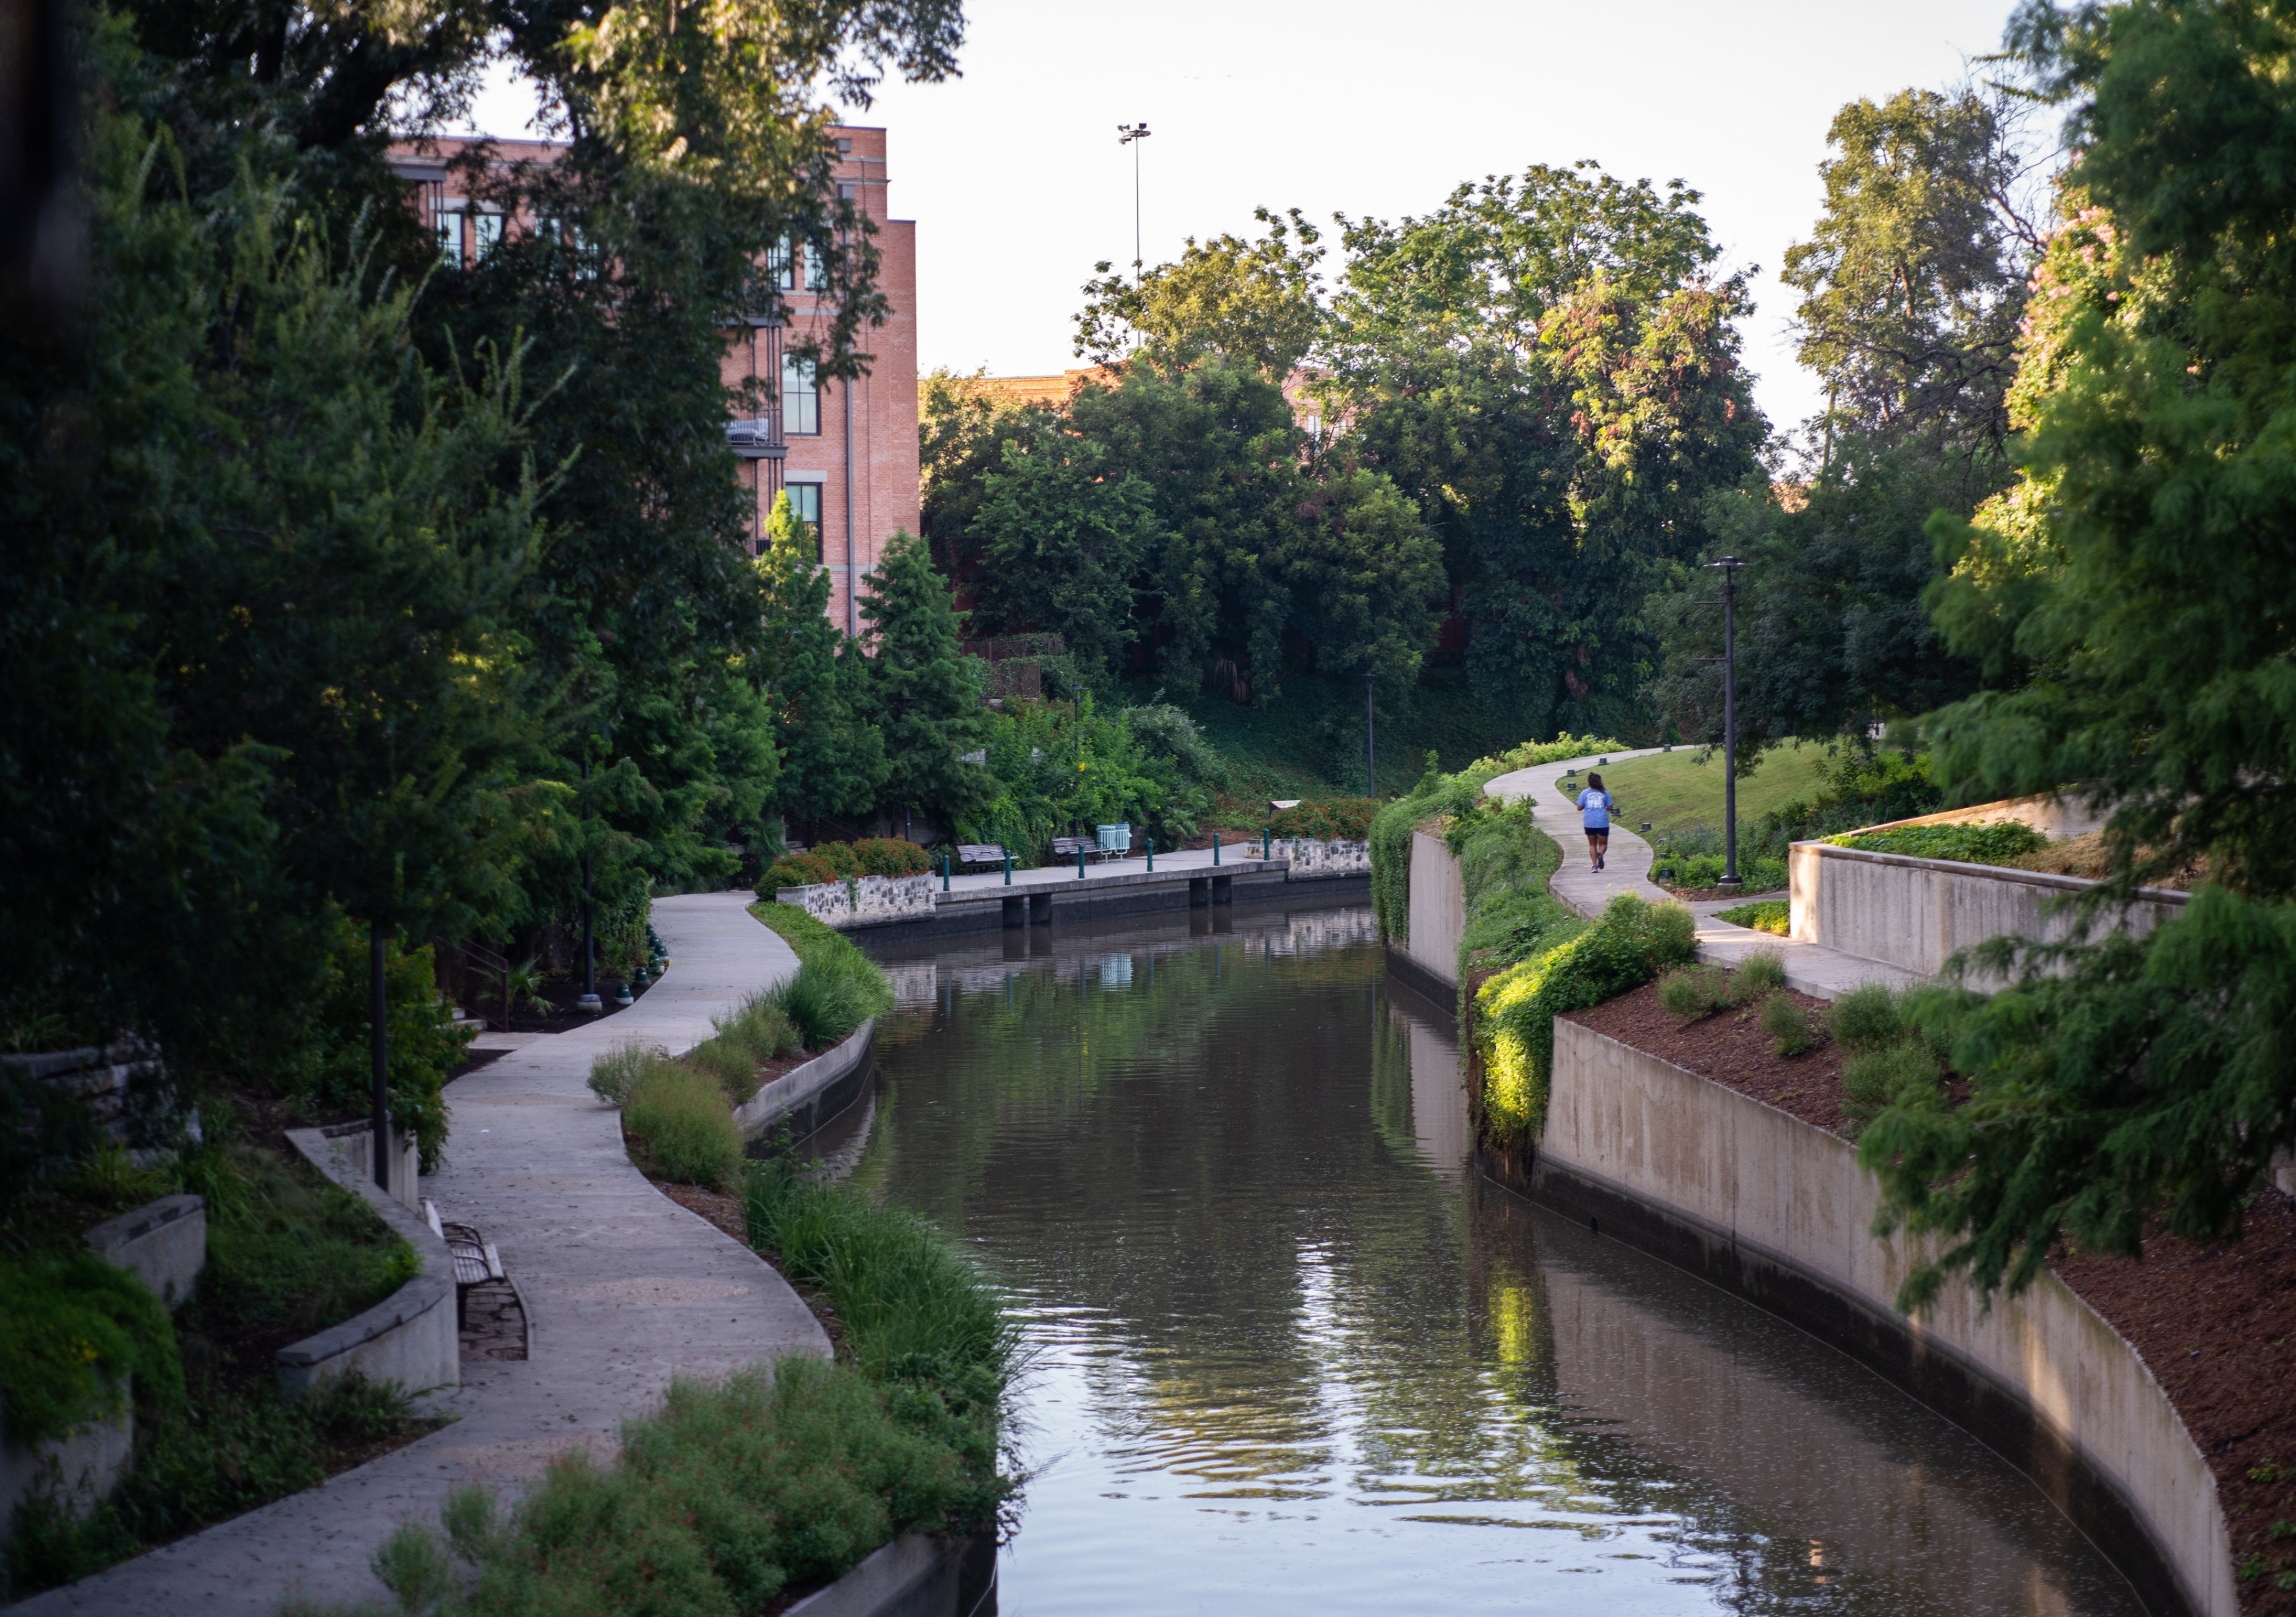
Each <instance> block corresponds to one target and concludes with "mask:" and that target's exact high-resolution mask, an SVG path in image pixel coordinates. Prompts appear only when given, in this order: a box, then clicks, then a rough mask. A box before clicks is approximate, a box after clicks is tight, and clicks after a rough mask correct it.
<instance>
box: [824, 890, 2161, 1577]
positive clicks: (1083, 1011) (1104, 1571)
mask: <svg viewBox="0 0 2296 1617" xmlns="http://www.w3.org/2000/svg"><path fill="white" fill-rule="evenodd" d="M1215 926H1217V927H1218V928H1220V929H1222V930H1219V931H1213V930H1212V929H1213V928H1214V927H1215ZM1192 932H1193V935H1192ZM903 999H904V1005H903V1006H902V1007H901V1008H900V1009H898V1010H897V1011H896V1012H895V1013H894V1014H892V1015H891V1016H890V1017H888V1018H887V1019H886V1022H885V1023H884V1024H883V1025H882V1028H881V1032H880V1035H879V1040H878V1063H879V1069H880V1073H881V1078H880V1084H879V1089H878V1093H877V1097H876V1111H875V1113H874V1115H873V1118H872V1119H870V1120H869V1121H868V1123H867V1124H866V1127H865V1131H861V1132H862V1133H863V1137H865V1145H864V1146H863V1147H862V1149H861V1152H860V1155H859V1160H858V1163H857V1167H856V1169H855V1175H856V1178H857V1179H859V1180H860V1181H862V1182H864V1183H866V1184H868V1185H870V1186H873V1187H874V1188H876V1189H878V1190H879V1191H881V1193H882V1194H886V1195H889V1196H890V1197H892V1198H894V1199H896V1200H898V1201H899V1202H904V1203H906V1204H907V1205H909V1206H912V1207H914V1208H916V1209H918V1210H919V1211H922V1212H924V1213H927V1214H929V1215H930V1216H931V1217H933V1218H935V1219H939V1220H940V1221H941V1222H942V1223H943V1225H944V1227H947V1228H949V1229H951V1230H954V1231H956V1232H959V1233H961V1234H962V1235H963V1236H964V1238H965V1239H966V1240H968V1241H970V1242H972V1243H973V1244H976V1245H977V1246H978V1248H979V1250H980V1252H981V1254H982V1257H983V1260H984V1261H985V1262H987V1264H988V1266H989V1267H990V1268H991V1269H992V1270H993V1271H994V1272H995V1274H996V1276H997V1277H998V1278H999V1279H1000V1280H1001V1281H1002V1282H1003V1283H1004V1284H1005V1285H1007V1286H1009V1287H1010V1288H1011V1289H1012V1291H1013V1293H1014V1294H1015V1295H1016V1296H1018V1297H1019V1298H1020V1299H1021V1301H1022V1303H1023V1304H1024V1307H1025V1311H1026V1317H1027V1321H1028V1330H1029V1341H1030V1342H1031V1343H1032V1344H1033V1345H1034V1346H1035V1348H1036V1349H1037V1362H1036V1367H1035V1369H1034V1372H1033V1374H1032V1375H1031V1377H1030V1379H1029V1383H1028V1384H1027V1388H1026V1390H1025V1392H1024V1393H1023V1395H1022V1397H1021V1402H1020V1416H1021V1422H1022V1423H1023V1424H1022V1430H1021V1447H1022V1450H1023V1454H1024V1457H1025V1459H1026V1462H1027V1464H1028V1465H1029V1466H1030V1467H1032V1469H1033V1472H1034V1475H1033V1478H1032V1480H1031V1482H1029V1490H1028V1496H1027V1501H1026V1508H1025V1512H1024V1514H1023V1516H1022V1520H1021V1531H1020V1533H1019V1535H1018V1537H1017V1538H1016V1539H1015V1540H1014V1542H1013V1544H1012V1545H1011V1546H1010V1547H1008V1548H1007V1549H1006V1550H1005V1560H1004V1565H1003V1577H1002V1588H1001V1592H1000V1596H999V1605H1000V1609H1001V1610H1002V1611H1003V1612H1004V1613H1006V1614H1007V1617H1013V1614H1014V1613H1018V1614H1020V1617H1048V1614H1051V1613H1095V1614H1101V1613H1159V1614H1162V1613H1196V1612H1202V1613H1288V1612H1299V1613H1319V1614H1320V1613H1333V1612H1356V1611H1360V1612H1379V1613H1410V1612H1432V1611H1442V1612H1464V1611H1553V1612H1594V1611H1599V1612H1603V1613H1643V1612H1648V1613H1677V1612H1704V1611H1710V1610H1715V1609H1720V1610H1724V1611H1729V1612H1743V1613H1753V1612H1762V1613H1768V1612H1782V1611H1792V1612H1798V1613H1799V1612H1808V1613H1877V1614H1878V1613H1890V1614H1891V1617H1898V1614H1904V1617H1928V1614H1930V1613H1971V1614H1972V1617H1974V1614H1977V1613H1983V1614H1985V1617H1998V1614H2002V1613H2020V1614H2022V1613H2033V1614H2036V1617H2040V1614H2050V1617H2054V1614H2057V1613H2067V1614H2070V1613H2100V1614H2102V1613H2112V1614H2115V1617H2119V1614H2120V1613H2132V1614H2133V1613H2136V1611H2137V1610H2138V1608H2137V1607H2136V1604H2135V1602H2134V1600H2133V1598H2132V1597H2131V1596H2129V1595H2128V1592H2127V1590H2126V1588H2125V1586H2124V1585H2123V1584H2121V1582H2120V1580H2119V1579H2118V1578H2117V1577H2116V1576H2115V1575H2114V1574H2113V1573H2112V1572H2111V1570H2110V1569H2109V1568H2107V1567H2106V1566H2105V1565H2104V1564H2103V1562H2102V1561H2101V1560H2100V1559H2099V1557H2098V1556H2097V1555H2095V1552H2094V1550H2092V1549H2091V1548H2090V1547H2089V1546H2088V1545H2087V1543H2086V1542H2085V1541H2083V1540H2082V1539H2080V1538H2079V1535H2078V1534H2077V1533H2075V1532H2074V1531H2072V1529H2071V1527H2070V1526H2068V1525H2067V1524H2066V1523H2065V1522H2064V1520H2063V1519H2062V1517H2061V1516H2059V1515H2058V1514H2056V1513H2055V1512H2054V1510H2053V1509H2052V1508H2050V1506H2048V1505H2047V1504H2046V1502H2045V1501H2043V1500H2042V1499H2041V1498H2039V1496H2038V1494H2036V1493H2035V1492H2034V1491H2033V1490H2032V1489H2031V1488H2030V1486H2029V1485H2028V1484H2027V1483H2025V1482H2024V1481H2023V1480H2022V1479H2021V1478H2020V1477H2019V1476H2018V1475H2017V1474H2016V1473H2014V1472H2013V1471H2012V1470H2011V1469H2009V1467H2008V1466H2006V1465H2004V1464H2003V1463H2002V1462H2000V1461H1999V1460H1997V1458H1995V1457H1993V1456H1992V1455H1991V1454H1989V1452H1987V1451H1986V1450H1985V1449H1982V1448H1980V1446H1979V1445H1978V1444H1977V1443H1975V1442H1974V1441H1972V1440H1971V1439H1970V1438H1968V1437H1967V1436H1965V1435H1964V1434H1963V1433H1962V1432H1959V1431H1957V1430H1956V1429H1955V1428H1954V1427H1952V1426H1949V1425H1948V1424H1945V1423H1944V1422H1942V1421H1940V1420H1939V1419H1937V1418H1936V1417H1934V1416H1931V1415H1929V1414H1928V1413H1927V1412H1926V1411H1924V1410H1923V1409H1922V1408H1920V1407H1919V1406H1917V1405H1915V1404H1914V1403H1913V1402H1911V1401H1910V1400H1908V1399H1905V1398H1903V1397H1901V1396H1899V1395H1898V1394H1897V1393H1895V1392H1893V1391H1890V1389H1889V1388H1888V1387H1886V1386H1885V1385H1883V1384H1882V1383H1881V1382H1879V1381H1878V1380H1876V1379H1874V1377H1873V1376H1871V1375H1867V1374H1866V1372H1864V1371H1862V1370H1860V1369H1858V1368H1857V1367H1855V1366H1854V1365H1852V1364H1850V1363H1849V1361H1848V1360H1847V1359H1844V1358H1841V1357H1840V1356H1839V1355H1837V1354H1835V1353H1834V1352H1833V1351H1832V1350H1829V1349H1826V1348H1825V1347H1822V1346H1820V1345H1818V1344H1817V1343H1816V1342H1813V1341H1811V1340H1810V1339H1809V1338H1808V1337H1805V1336H1803V1335H1801V1334H1800V1333H1798V1332H1796V1331H1794V1330H1792V1329H1791V1328H1790V1327H1788V1326H1784V1325H1782V1324H1780V1323H1779V1322H1778V1321H1776V1320H1775V1319H1772V1318H1770V1317H1768V1316H1767V1315H1764V1314H1761V1313H1759V1312H1758V1311H1757V1310H1755V1309H1751V1308H1749V1307H1747V1306H1746V1305H1744V1304H1742V1303H1740V1302H1737V1301H1734V1300H1733V1299H1731V1298H1729V1297H1726V1296H1725V1295H1723V1294H1722V1293H1719V1292H1717V1291H1714V1290H1712V1289H1711V1288H1710V1287H1708V1286H1705V1285H1702V1284H1700V1283H1699V1282H1697V1281H1694V1280H1693V1279H1691V1278H1690V1277H1689V1276H1685V1275H1683V1274H1681V1273H1680V1272H1678V1271H1677V1270H1674V1269H1670V1268H1667V1267H1665V1266H1664V1265H1661V1264H1659V1263H1657V1262H1656V1261H1655V1260H1650V1259H1646V1258H1644V1257H1641V1256H1640V1255H1638V1254H1636V1253H1635V1252H1630V1251H1628V1250H1626V1249H1625V1248H1622V1247H1620V1245H1618V1244H1616V1243H1615V1242H1610V1241H1605V1240H1602V1239H1600V1238H1598V1237H1595V1236H1593V1235H1589V1234H1587V1232H1586V1231H1584V1230H1582V1229H1579V1227H1576V1226H1574V1225H1570V1224H1567V1223H1565V1222H1563V1221H1562V1220H1561V1219H1555V1218H1554V1217H1552V1216H1550V1215H1548V1214H1546V1213H1545V1212H1543V1211H1539V1210H1537V1209H1534V1208H1532V1207H1530V1206H1529V1204H1528V1203H1525V1202H1521V1201H1519V1200H1516V1199H1515V1198H1513V1197H1511V1196H1509V1195H1508V1194H1506V1193H1505V1192H1504V1191H1501V1190H1498V1189H1497V1188H1496V1187H1494V1186H1490V1185H1488V1184H1487V1183H1485V1182H1483V1181H1480V1180H1479V1179H1478V1178H1476V1177H1475V1176H1474V1175H1473V1173H1472V1171H1471V1167H1470V1165H1469V1163H1468V1161H1467V1156H1468V1147H1469V1137H1468V1130H1467V1121H1466V1116H1465V1105H1464V1096H1463V1095H1462V1094H1461V1091H1460V1088H1459V1073H1458V1063H1457V1055H1456V1047H1455V1046H1454V1044H1453V1041H1452V1038H1451V1033H1450V1029H1449V1026H1448V1022H1447V1018H1446V1017H1445V1016H1444V1015H1443V1013H1442V1012H1441V1010H1440V1009H1439V1008H1438V1007H1435V1006H1431V1005H1426V1004H1425V1003H1423V1002H1421V1001H1417V1000H1415V999H1413V998H1412V997H1410V996H1409V995H1408V993H1407V991H1406V990H1403V989H1398V988H1394V987H1391V986H1390V985H1388V984H1387V983H1385V982H1384V981H1383V973H1382V969H1381V957H1380V951H1379V948H1378V945H1377V943H1376V941H1375V938H1374V932H1373V930H1372V925H1371V921H1370V917H1369V915H1368V913H1367V912H1365V911H1362V910H1357V909H1348V910H1324V911H1318V912H1312V913H1307V914H1300V915H1281V914H1275V915H1259V916H1255V915H1252V914H1251V912H1248V911H1245V912H1238V913H1237V914H1236V915H1235V916H1234V917H1233V918H1231V917H1230V916H1229V915H1226V914H1225V913H1218V914H1217V915H1216V916H1214V917H1208V916H1205V915H1201V914H1199V915H1197V916H1196V917H1195V918H1194V923H1193V929H1192V928H1191V925H1190V924H1189V923H1187V922H1185V921H1182V922H1177V923H1173V924H1171V925H1169V926H1167V927H1165V928H1162V929H1142V930H1136V931H1132V932H1124V933H1120V934H1119V933H1115V932H1095V933H1090V934H1082V935H1059V934H1054V933H1052V932H1049V931H1048V930H1046V929H1042V928H1037V929H1029V931H1027V932H1009V933H1005V934H1002V935H1001V936H999V937H996V938H995V939H992V940H990V941H988V942H987V943H985V944H982V945H979V946H975V947H972V948H970V949H964V948H960V949H956V950H944V951H942V952H941V953H940V954H939V956H938V957H937V958H936V959H935V960H933V961H931V962H927V963H911V964H909V965H908V966H907V967H906V972H905V976H904V982H903Z"/></svg>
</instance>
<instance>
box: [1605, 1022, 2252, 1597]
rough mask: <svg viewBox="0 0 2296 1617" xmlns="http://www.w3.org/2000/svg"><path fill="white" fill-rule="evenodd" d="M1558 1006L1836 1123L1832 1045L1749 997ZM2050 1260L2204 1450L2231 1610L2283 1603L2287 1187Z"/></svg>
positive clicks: (1837, 1071) (1783, 1105) (1836, 1126)
mask: <svg viewBox="0 0 2296 1617" xmlns="http://www.w3.org/2000/svg"><path fill="white" fill-rule="evenodd" d="M1792 998H1793V999H1794V1001H1795V1003H1797V1004H1798V1005H1801V1006H1802V1007H1803V1008H1804V1009H1806V1010H1822V1009H1823V1005H1822V1003H1821V1002H1820V1001H1817V1000H1815V999H1812V998H1809V997H1807V996H1805V995H1801V994H1794V995H1792ZM1568 1020H1570V1021H1572V1022H1579V1023H1581V1024H1582V1025H1584V1026H1587V1027H1589V1028H1592V1029H1594V1030H1595V1031H1596V1032H1598V1033H1603V1034H1607V1035H1608V1036H1609V1037H1611V1038H1615V1039H1618V1040H1619V1041H1620V1043H1622V1044H1628V1045H1632V1046H1633V1047H1635V1048H1636V1049H1638V1050H1645V1051H1648V1052H1649V1053H1650V1054H1651V1055H1656V1056H1658V1057H1660V1058H1661V1060H1665V1061H1669V1062H1672V1063H1674V1064H1675V1065H1677V1066H1678V1067H1682V1068H1685V1069H1686V1070H1687V1071H1693V1072H1696V1073H1699V1074H1700V1075H1702V1076H1703V1077H1706V1078H1710V1079H1713V1080H1714V1081H1715V1082H1717V1083H1718V1084H1724V1085H1726V1086H1728V1087H1729V1088H1733V1089H1735V1090H1737V1091H1738V1092H1739V1093H1740V1094H1742V1095H1748V1096H1752V1097H1753V1098H1755V1099H1756V1100H1759V1101H1762V1102H1764V1103H1766V1104H1769V1105H1773V1106H1775V1107H1777V1108H1779V1109H1780V1110H1781V1111H1784V1112H1792V1114H1793V1115H1794V1116H1795V1117H1798V1118H1800V1120H1802V1121H1804V1122H1806V1123H1815V1124H1816V1125H1817V1126H1818V1127H1819V1128H1821V1129H1829V1130H1831V1131H1833V1133H1836V1134H1844V1133H1846V1132H1847V1130H1846V1129H1845V1128H1844V1125H1845V1124H1846V1123H1847V1122H1848V1117H1847V1114H1845V1113H1844V1112H1842V1110H1841V1068H1842V1065H1843V1055H1842V1052H1841V1047H1839V1046H1837V1045H1834V1044H1833V1043H1832V1042H1830V1041H1829V1042H1827V1043H1825V1044H1823V1045H1820V1046H1819V1047H1817V1048H1816V1049H1815V1050H1812V1051H1809V1052H1808V1053H1807V1054H1805V1055H1798V1056H1782V1055H1778V1054H1777V1052H1776V1048H1775V1046H1774V1045H1773V1043H1772V1042H1771V1040H1770V1039H1769V1038H1767V1036H1766V1035H1764V1034H1763V1033H1762V1032H1761V1030H1759V1029H1758V1028H1756V1027H1755V1026H1754V1024H1753V1013H1752V1012H1751V1011H1744V1012H1737V1011H1724V1012H1721V1013H1719V1014H1716V1015H1713V1016H1710V1017H1707V1018H1705V1019H1703V1020H1702V1021H1699V1022H1689V1023H1686V1024H1685V1023H1684V1022H1680V1021H1678V1020H1677V1019H1676V1018H1675V1017H1672V1016H1669V1015H1668V1014H1667V1013H1666V1012H1665V1010H1664V1009H1662V1008H1661V1006H1660V1005H1659V1002H1658V985H1657V984H1656V983H1650V984H1646V985H1644V987H1642V988H1639V989H1635V990H1634V991H1633V992H1632V993H1630V994H1622V995H1620V997H1618V998H1616V999H1613V1000H1611V1001H1609V1002H1608V1003H1607V1004H1604V1005H1597V1006H1595V1008H1594V1009H1593V1010H1589V1011H1579V1012H1574V1013H1572V1014H1571V1015H1570V1017H1569V1018H1568ZM2050 1267H2051V1268H2054V1269H2055V1270H2056V1272H2057V1274H2058V1276H2060V1277H2062V1279H2063V1280H2064V1282H2065V1284H2066V1285H2069V1286H2071V1288H2072V1289H2073V1291H2074V1293H2076V1294H2077V1295H2079V1297H2080V1298H2081V1299H2082V1300H2083V1301H2086V1302H2087V1303H2088V1305H2089V1306H2090V1307H2091V1308H2094V1309H2096V1311H2097V1312H2098V1313H2099V1314H2101V1315H2103V1317H2104V1318H2105V1319H2106V1320H2107V1321H2108V1322H2109V1323H2110V1324H2111V1325H2112V1327H2113V1329H2115V1330H2116V1331H2119V1332H2120V1334H2121V1335H2122V1336H2123V1337H2125V1338H2127V1339H2128V1342H2130V1344H2131V1345H2133V1346H2134V1347H2135V1348H2136V1350H2137V1352H2138V1354H2139V1355H2140V1356H2141V1357H2142V1358H2144V1362H2145V1364H2146V1365H2147V1366H2148V1367H2150V1368H2151V1370H2152V1372H2153V1376H2154V1377H2155V1378H2156V1379H2157V1380H2158V1381H2159V1382H2160V1383H2161V1391H2164V1392H2166V1393H2167V1394H2168V1395H2169V1402H2170V1403H2171V1404H2172V1405H2173V1406H2175V1408H2176V1410H2177V1415H2178V1416H2180V1417H2181V1418H2182V1419H2183V1421H2184V1423H2185V1430H2186V1431H2188V1432H2191V1433H2192V1434H2193V1441H2194V1442H2195V1443H2197V1444H2198V1445H2199V1447H2200V1449H2201V1452H2202V1454H2203V1455H2204V1456H2206V1457H2207V1458H2208V1462H2209V1465H2210V1469H2211V1470H2212V1471H2213V1472H2214V1473H2215V1474H2216V1479H2217V1496H2218V1498H2219V1499H2220V1500H2221V1501H2222V1503H2223V1506H2224V1510H2225V1515H2226V1520H2227V1521H2228V1523H2230V1526H2231V1530H2232V1542H2233V1558H2234V1561H2235V1564H2236V1565H2238V1566H2239V1567H2240V1569H2241V1571H2242V1572H2243V1573H2245V1574H2246V1575H2245V1576H2244V1577H2243V1579H2242V1580H2241V1583H2240V1592H2241V1610H2242V1612H2243V1613H2245V1614H2246V1617H2267V1614H2268V1617H2296V1199H2292V1198H2290V1197H2289V1196H2286V1195H2284V1194H2282V1193H2281V1192H2279V1191H2277V1190H2274V1189H2269V1188H2267V1189H2266V1190H2264V1191H2262V1192H2260V1193H2259V1195H2258V1197H2257V1199H2256V1203H2255V1205H2254V1207H2253V1208H2252V1209H2251V1211H2250V1213H2249V1216H2248V1220H2247V1224H2246V1227H2245V1230H2244V1232H2243V1235H2242V1237H2241V1238H2240V1239H2238V1240H2235V1241H2225V1242H2216V1243H2209V1244H2195V1243H2193V1242H2189V1241H2178V1240H2175V1239H2172V1238H2170V1237H2169V1236H2166V1235H2150V1236H2148V1237H2147V1238H2146V1240H2145V1243H2144V1256H2143V1257H2141V1258H2136V1259H2128V1258H2109V1257H2098V1256H2095V1255H2093V1254H2083V1255H2080V1256H2073V1255H2071V1254H2069V1253H2065V1252H2059V1253H2058V1254H2057V1255H2056V1257H2055V1258H2054V1259H2053V1260H2052V1261H2051V1265H2050ZM2283 1579H2285V1580H2286V1583H2285V1586H2283V1582H2282V1580H2283Z"/></svg>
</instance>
